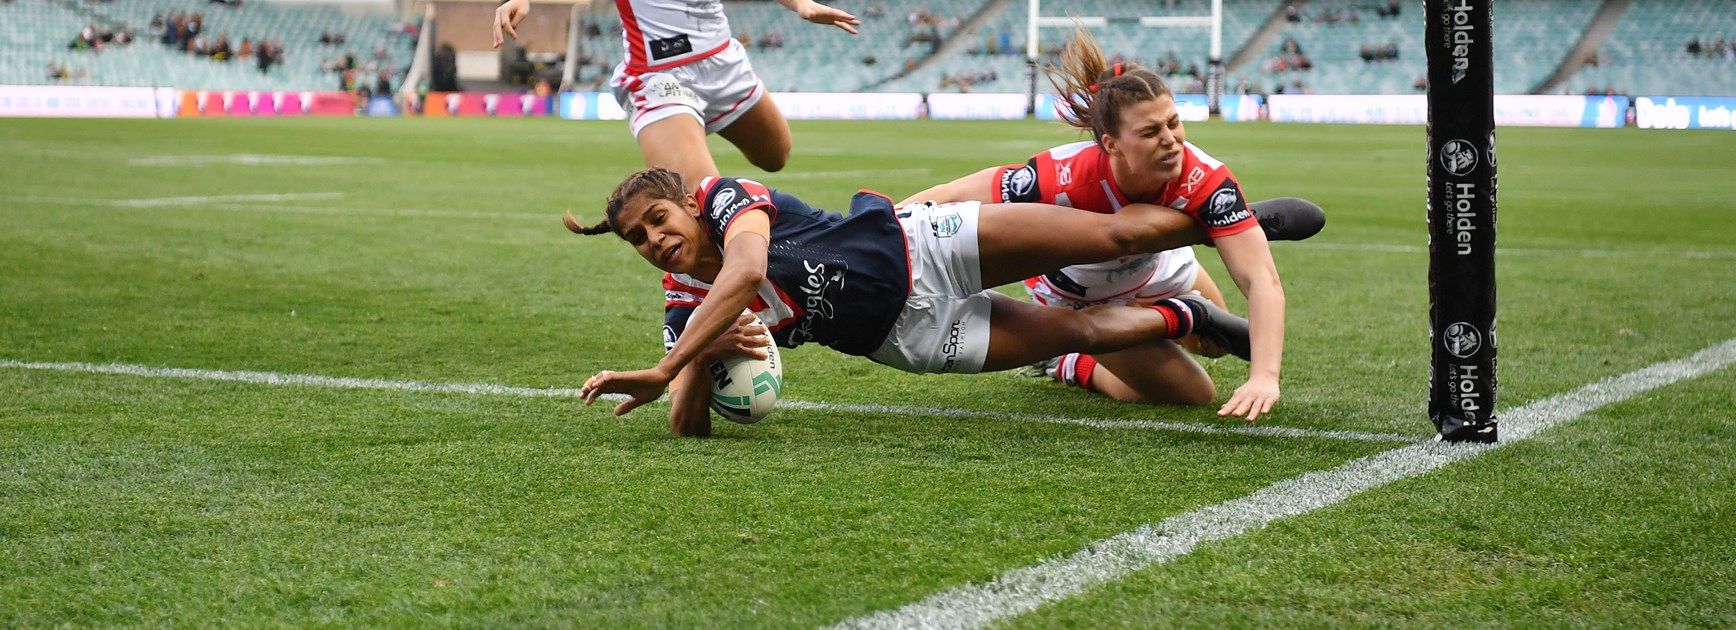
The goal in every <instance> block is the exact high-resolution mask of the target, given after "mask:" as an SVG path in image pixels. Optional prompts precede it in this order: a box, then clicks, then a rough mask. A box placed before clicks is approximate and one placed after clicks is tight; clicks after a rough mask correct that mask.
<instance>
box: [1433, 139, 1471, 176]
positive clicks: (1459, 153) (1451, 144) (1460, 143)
mask: <svg viewBox="0 0 1736 630" xmlns="http://www.w3.org/2000/svg"><path fill="white" fill-rule="evenodd" d="M1441 168H1444V169H1447V172H1448V173H1452V174H1454V175H1460V176H1463V175H1469V174H1470V173H1471V170H1472V169H1475V168H1477V148H1476V147H1474V146H1471V143H1470V142H1467V141H1464V140H1451V141H1448V142H1447V144H1446V146H1443V147H1441Z"/></svg>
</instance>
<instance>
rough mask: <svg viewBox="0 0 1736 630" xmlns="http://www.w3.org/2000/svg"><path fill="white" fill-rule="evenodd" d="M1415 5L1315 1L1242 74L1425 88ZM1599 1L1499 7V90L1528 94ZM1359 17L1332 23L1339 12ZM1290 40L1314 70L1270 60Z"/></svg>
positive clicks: (1258, 78)
mask: <svg viewBox="0 0 1736 630" xmlns="http://www.w3.org/2000/svg"><path fill="white" fill-rule="evenodd" d="M1414 4H1415V3H1409V2H1406V3H1401V5H1402V9H1403V10H1404V12H1403V13H1401V14H1400V15H1399V17H1398V18H1396V19H1389V18H1382V17H1380V16H1377V15H1375V14H1374V12H1373V10H1371V9H1370V8H1369V7H1368V6H1367V5H1365V4H1361V3H1357V2H1350V1H1346V0H1337V1H1332V2H1312V3H1309V4H1308V5H1307V6H1306V8H1305V9H1304V12H1303V14H1302V16H1301V20H1300V21H1298V22H1288V23H1286V25H1285V28H1284V30H1283V32H1281V33H1280V34H1279V36H1278V38H1277V41H1276V42H1274V44H1273V46H1272V48H1271V50H1270V51H1269V54H1266V55H1263V56H1262V57H1261V58H1260V59H1258V60H1257V61H1256V64H1257V65H1256V66H1254V67H1249V68H1246V69H1245V70H1243V71H1239V72H1238V73H1237V74H1245V75H1247V76H1249V77H1253V79H1252V80H1253V82H1254V83H1256V84H1259V85H1261V86H1262V87H1265V88H1266V90H1265V91H1268V92H1270V91H1273V87H1274V86H1275V85H1277V84H1279V83H1283V84H1286V85H1294V84H1295V82H1297V81H1301V82H1302V83H1303V84H1304V85H1305V86H1306V87H1307V89H1308V91H1310V92H1313V93H1317V94H1402V93H1407V92H1416V91H1420V89H1419V88H1418V86H1417V80H1418V79H1420V78H1422V77H1423V75H1424V74H1425V73H1426V72H1425V68H1426V63H1427V58H1426V57H1425V55H1424V52H1423V24H1422V22H1421V20H1422V17H1421V15H1420V12H1419V11H1418V10H1417V7H1416V6H1414ZM1597 5H1598V3H1596V2H1558V1H1549V0H1502V1H1501V2H1500V3H1498V4H1497V5H1496V6H1495V50H1496V55H1497V56H1498V62H1497V63H1496V71H1495V91H1496V92H1497V93H1501V94H1526V93H1528V92H1530V90H1531V89H1532V88H1533V87H1535V86H1536V84H1537V83H1539V82H1541V81H1542V80H1543V79H1544V78H1546V77H1548V76H1549V74H1550V73H1552V72H1554V71H1555V68H1556V66H1557V65H1558V64H1560V63H1561V60H1562V58H1563V57H1565V56H1566V55H1567V52H1568V51H1569V50H1570V49H1572V48H1573V45H1574V44H1575V43H1577V42H1578V41H1579V37H1580V34H1581V33H1583V32H1585V28H1586V26H1587V25H1589V24H1590V22H1591V19H1592V17H1593V16H1594V15H1595V14H1596V12H1597ZM1352 11H1355V15H1356V20H1355V21H1350V20H1348V19H1342V20H1341V21H1338V22H1326V21H1323V20H1321V19H1320V18H1321V16H1323V15H1325V14H1327V12H1336V13H1337V14H1338V15H1339V16H1341V17H1344V16H1348V15H1349V14H1350V13H1351V12H1352ZM1286 39H1294V40H1295V41H1296V43H1297V44H1299V45H1300V46H1301V49H1302V52H1303V53H1304V54H1306V55H1307V56H1308V58H1309V59H1310V60H1311V61H1312V62H1313V68H1312V69H1310V70H1296V69H1286V70H1275V69H1273V68H1272V64H1271V63H1270V60H1271V59H1272V58H1273V57H1274V56H1276V55H1277V54H1278V53H1279V52H1280V49H1279V46H1281V45H1282V43H1283V42H1284V41H1285V40H1286ZM1365 44H1366V45H1373V46H1380V45H1385V44H1397V47H1398V52H1399V54H1398V58H1397V59H1388V60H1380V61H1373V62H1365V61H1363V59H1362V56H1361V49H1362V46H1363V45H1365Z"/></svg>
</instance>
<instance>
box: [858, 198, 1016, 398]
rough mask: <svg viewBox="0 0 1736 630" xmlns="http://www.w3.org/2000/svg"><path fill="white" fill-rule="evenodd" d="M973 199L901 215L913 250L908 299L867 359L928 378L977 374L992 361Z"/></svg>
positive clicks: (905, 210) (915, 206)
mask: <svg viewBox="0 0 1736 630" xmlns="http://www.w3.org/2000/svg"><path fill="white" fill-rule="evenodd" d="M980 205H981V204H978V203H977V202H975V201H966V202H961V203H950V204H941V205H935V204H932V203H920V204H911V205H908V206H905V207H904V208H903V209H902V210H900V211H899V212H898V217H899V223H900V224H901V225H902V226H903V227H904V241H905V244H906V247H907V248H908V250H909V252H910V284H911V290H910V297H909V298H908V299H906V300H905V302H904V312H903V313H901V314H899V315H898V323H897V324H894V325H893V327H892V334H890V335H887V337H886V343H884V344H881V345H880V348H879V349H878V350H875V351H874V353H873V354H870V355H868V358H870V359H873V360H874V361H876V362H879V363H882V364H885V365H889V366H891V367H895V368H898V369H900V370H904V371H906V372H914V373H918V374H925V373H961V374H974V373H977V372H981V371H983V362H984V361H986V360H987V359H988V356H989V304H990V300H989V294H988V292H987V291H984V290H983V276H982V258H981V256H980V255H979V253H978V251H977V210H978V207H979V206H980Z"/></svg>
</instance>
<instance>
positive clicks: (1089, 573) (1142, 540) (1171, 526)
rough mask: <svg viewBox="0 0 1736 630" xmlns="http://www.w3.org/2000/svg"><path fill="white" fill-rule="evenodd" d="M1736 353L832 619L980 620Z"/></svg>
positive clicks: (1563, 399)
mask: <svg viewBox="0 0 1736 630" xmlns="http://www.w3.org/2000/svg"><path fill="white" fill-rule="evenodd" d="M1731 363H1736V339H1731V340H1728V341H1725V342H1723V343H1721V344H1718V345H1714V346H1712V347H1710V348H1707V349H1705V350H1702V351H1700V352H1698V353H1696V354H1694V355H1693V356H1690V357H1687V358H1685V359H1678V360H1675V361H1667V362H1664V363H1659V364H1656V365H1653V366H1651V367H1647V368H1643V369H1640V370H1636V371H1633V372H1629V373H1627V374H1623V375H1621V376H1615V377H1611V378H1607V379H1604V380H1602V381H1598V382H1596V383H1592V384H1590V385H1586V386H1585V387H1581V388H1579V389H1576V390H1573V391H1571V392H1567V393H1565V394H1561V395H1558V396H1555V397H1552V398H1548V399H1545V400H1541V401H1538V402H1534V403H1530V404H1527V405H1525V406H1522V407H1519V408H1517V409H1511V410H1508V411H1506V412H1505V413H1503V414H1502V415H1501V442H1500V443H1499V444H1492V445H1472V444H1457V445H1454V444H1440V443H1434V442H1424V443H1419V444H1415V445H1411V446H1405V447H1400V448H1397V449H1393V450H1390V451H1387V452H1385V453H1381V454H1378V455H1372V456H1369V457H1364V458H1362V459H1358V460H1354V461H1351V462H1350V463H1347V464H1344V465H1343V466H1339V467H1338V468H1334V469H1331V470H1322V471H1317V472H1311V473H1307V474H1304V475H1301V476H1299V477H1292V478H1290V479H1286V480H1284V481H1280V482H1278V483H1275V484H1273V485H1271V486H1268V487H1266V488H1264V489H1261V490H1259V491H1257V492H1255V493H1253V494H1250V495H1248V496H1245V497H1242V498H1240V499H1233V500H1230V501H1226V502H1224V503H1219V504H1217V505H1212V506H1208V507H1205V508H1201V509H1198V510H1194V511H1192V512H1187V513H1183V514H1178V515H1176V516H1173V517H1170V518H1168V519H1165V520H1164V521H1163V522H1160V523H1155V524H1147V525H1143V526H1140V527H1139V528H1138V529H1135V530H1133V531H1130V532H1127V533H1124V534H1120V535H1117V536H1114V537H1111V538H1107V539H1104V540H1100V541H1097V542H1094V543H1090V544H1088V545H1086V546H1085V548H1084V549H1082V550H1080V551H1077V552H1075V553H1073V555H1070V556H1067V557H1063V558H1055V559H1053V560H1049V561H1046V562H1043V563H1040V564H1036V565H1033V566H1029V567H1024V568H1020V569H1014V570H1012V571H1009V572H1007V573H1003V574H1001V576H1000V577H997V578H995V579H993V580H991V581H989V582H986V583H982V584H971V585H967V586H961V587H958V588H954V589H951V590H947V591H943V592H941V593H938V594H935V595H933V596H931V597H929V598H927V599H924V600H922V601H920V602H916V603H914V604H910V605H908V606H905V607H903V608H898V609H894V610H887V611H882V612H878V613H874V614H870V615H866V616H863V617H857V618H854V619H849V620H845V621H844V622H842V623H840V624H838V625H837V626H834V627H835V628H859V629H867V628H875V629H878V628H981V627H984V626H987V625H989V624H991V623H994V622H995V621H997V620H1001V619H1005V618H1008V617H1013V616H1016V615H1021V614H1024V613H1026V612H1030V611H1032V610H1034V609H1036V608H1037V607H1038V606H1041V605H1043V604H1045V603H1048V602H1052V601H1056V600H1059V599H1064V598H1067V597H1071V596H1073V595H1077V594H1079V593H1080V592H1082V591H1085V590H1087V589H1090V588H1093V587H1096V586H1099V585H1101V584H1104V583H1107V582H1111V581H1114V580H1117V579H1120V578H1122V577H1123V576H1126V575H1127V574H1129V573H1132V572H1134V571H1138V570H1141V569H1144V568H1147V567H1150V566H1152V565H1155V564H1161V563H1164V562H1168V561H1170V560H1174V559H1175V558H1178V557H1180V556H1183V555H1186V554H1187V553H1189V552H1191V551H1193V550H1194V548H1195V547H1198V546H1199V545H1200V544H1201V543H1205V542H1210V541H1214V540H1220V539H1224V538H1229V537H1232V536H1237V535H1240V534H1243V533H1247V532H1248V531H1250V530H1254V529H1258V528H1261V527H1264V526H1266V524H1268V523H1271V522H1272V521H1275V520H1278V519H1281V518H1285V517H1288V516H1296V515H1299V514H1306V513H1308V512H1312V511H1314V510H1318V509H1320V508H1323V507H1327V506H1330V505H1333V504H1335V503H1338V502H1340V501H1343V500H1345V499H1348V498H1350V497H1351V496H1354V495H1356V494H1358V493H1360V492H1363V491H1365V490H1369V489H1371V488H1376V487H1379V486H1381V485H1385V484H1387V483H1391V482H1393V481H1398V480H1400V479H1404V478H1407V477H1415V476H1417V475H1421V474H1424V473H1427V472H1430V471H1433V470H1435V469H1438V468H1440V467H1442V466H1446V465H1447V464H1450V463H1453V462H1456V461H1461V460H1466V459H1470V458H1473V457H1477V456H1479V455H1482V454H1484V453H1487V452H1489V451H1491V450H1494V449H1497V448H1500V447H1502V446H1505V445H1507V444H1512V443H1514V442H1518V441H1520V440H1524V439H1527V438H1530V437H1532V436H1534V435H1536V434H1537V433H1540V432H1542V431H1545V430H1547V429H1549V428H1550V427H1554V426H1556V425H1558V424H1562V423H1565V422H1570V421H1572V420H1574V419H1576V418H1578V417H1580V416H1581V415H1584V414H1586V413H1588V412H1590V411H1592V410H1595V409H1597V408H1599V407H1602V406H1604V405H1608V404H1611V403H1616V402H1621V401H1623V400H1627V399H1628V398H1632V397H1634V396H1637V395H1640V394H1643V393H1645V392H1648V391H1651V390H1653V389H1657V388H1659V387H1663V386H1665V385H1669V384H1671V383H1675V382H1678V381H1683V380H1687V379H1691V378H1694V377H1697V376H1700V375H1702V374H1706V373H1708V372H1711V371H1713V370H1717V369H1720V368H1723V367H1725V366H1728V365H1730V364H1731Z"/></svg>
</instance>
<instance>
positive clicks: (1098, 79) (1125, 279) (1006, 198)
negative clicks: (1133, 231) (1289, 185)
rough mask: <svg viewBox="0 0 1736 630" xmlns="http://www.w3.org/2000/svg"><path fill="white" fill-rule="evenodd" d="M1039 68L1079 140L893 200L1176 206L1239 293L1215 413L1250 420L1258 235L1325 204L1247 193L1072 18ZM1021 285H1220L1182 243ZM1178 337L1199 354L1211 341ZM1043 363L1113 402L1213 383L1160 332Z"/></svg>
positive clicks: (1256, 378) (1273, 313)
mask: <svg viewBox="0 0 1736 630" xmlns="http://www.w3.org/2000/svg"><path fill="white" fill-rule="evenodd" d="M1048 70H1049V71H1050V73H1051V74H1050V81H1051V82H1052V83H1053V84H1054V85H1055V87H1056V90H1057V91H1058V92H1059V93H1060V94H1061V100H1062V102H1063V103H1064V105H1063V107H1062V111H1061V116H1062V118H1063V119H1065V120H1066V121H1067V122H1068V123H1069V124H1071V125H1072V126H1075V127H1078V128H1080V129H1083V130H1086V131H1090V132H1091V133H1092V136H1093V140H1090V141H1085V142H1077V143H1073V144H1067V145H1063V146H1059V147H1056V148H1054V149H1050V150H1048V151H1045V152H1043V153H1040V154H1037V155H1036V156H1034V157H1032V158H1031V159H1030V160H1029V161H1028V162H1026V163H1025V164H1022V165H1017V164H1015V165H1011V166H1001V167H994V168H989V169H985V170H982V171H979V172H977V173H975V174H972V175H968V176H965V177H962V178H960V179H957V180H954V181H952V182H950V183H947V184H942V185H940V186H936V187H934V188H930V189H928V190H925V191H922V192H920V193H917V194H915V195H912V196H911V197H910V198H908V199H906V200H905V203H910V202H914V201H936V202H948V201H963V200H980V201H985V202H993V203H1011V202H1039V203H1052V204H1057V205H1062V206H1068V207H1072V208H1078V209H1081V210H1088V211H1091V212H1097V213H1106V214H1114V213H1117V212H1123V211H1124V209H1125V208H1126V207H1128V206H1129V204H1135V203H1142V204H1154V205H1158V206H1164V207H1169V208H1175V209H1178V210H1181V211H1182V212H1185V213H1186V214H1187V215H1188V216H1190V217H1191V218H1192V219H1194V220H1196V221H1197V222H1198V223H1199V224H1200V226H1201V227H1202V228H1204V230H1205V233H1206V235H1207V236H1208V237H1209V240H1208V242H1211V243H1213V244H1214V245H1215V246H1216V247H1217V249H1218V254H1219V256H1221V257H1222V258H1223V261H1224V265H1225V267H1226V268H1227V269H1228V270H1229V272H1230V276H1231V277H1232V278H1234V280H1235V282H1236V285H1237V286H1238V287H1240V288H1241V290H1242V293H1243V294H1244V295H1246V296H1247V297H1248V311H1249V313H1248V315H1249V319H1250V320H1251V322H1250V326H1251V331H1252V338H1251V342H1252V343H1251V347H1250V346H1243V347H1239V348H1234V347H1224V348H1221V349H1216V354H1218V355H1221V354H1222V353H1223V352H1224V351H1229V352H1231V353H1233V354H1236V355H1237V356H1240V357H1242V358H1244V359H1250V361H1251V373H1250V376H1249V379H1248V382H1247V383H1246V384H1244V385H1242V386H1241V387H1239V388H1237V389H1236V392H1235V393H1234V394H1233V395H1232V396H1231V397H1230V399H1229V400H1228V401H1227V402H1225V403H1224V405H1223V406H1222V407H1221V408H1220V409H1219V411H1218V414H1219V415H1232V414H1233V415H1237V416H1245V417H1246V418H1247V419H1248V420H1250V421H1252V420H1254V419H1255V418H1257V417H1259V415H1260V414H1264V413H1267V412H1268V411H1270V409H1271V407H1272V404H1273V403H1275V402H1277V400H1278V396H1279V389H1278V370H1279V363H1280V359H1281V357H1282V355H1283V349H1284V289H1283V286H1282V285H1281V284H1280V282H1279V280H1278V270H1277V268H1276V266H1275V265H1273V263H1272V255H1271V252H1270V251H1269V250H1268V249H1267V245H1266V243H1267V240H1268V238H1274V239H1288V240H1295V239H1302V238H1307V237H1309V236H1312V235H1313V234H1314V233H1315V232H1318V231H1319V230H1320V227H1321V226H1322V225H1324V222H1325V215H1324V214H1323V213H1322V212H1321V210H1320V208H1319V206H1316V205H1314V204H1313V203H1310V202H1307V201H1304V200H1301V199H1273V200H1268V201H1263V202H1257V203H1255V204H1251V205H1250V204H1248V203H1247V202H1246V201H1245V200H1244V198H1243V196H1242V190H1241V186H1240V185H1239V184H1238V183H1237V182H1236V179H1235V177H1234V176H1233V175H1231V173H1230V170H1229V167H1227V166H1224V164H1223V163H1222V162H1219V161H1218V160H1216V159H1214V158H1212V156H1210V155H1207V154H1206V152H1205V151H1202V150H1200V149H1199V147H1196V146H1194V145H1193V144H1191V143H1188V142H1187V140H1186V129H1185V128H1184V127H1183V126H1182V123H1181V118H1180V116H1179V115H1178V114H1177V112H1176V108H1175V97H1174V95H1173V93H1171V92H1170V89H1169V87H1168V86H1167V85H1165V84H1164V82H1163V79H1162V78H1160V77H1158V76H1157V75H1156V74H1155V73H1153V72H1151V71H1149V70H1146V69H1144V68H1141V67H1139V66H1136V65H1130V66H1123V65H1122V64H1114V65H1113V66H1111V65H1109V64H1108V63H1107V62H1106V61H1105V60H1104V59H1103V53H1102V50H1101V49H1099V48H1098V46H1097V42H1096V40H1095V39H1093V38H1092V37H1091V35H1090V34H1088V33H1086V32H1085V31H1084V30H1083V29H1081V30H1079V31H1078V32H1077V34H1076V35H1075V37H1074V39H1073V41H1070V42H1068V44H1067V46H1066V48H1065V49H1064V50H1063V51H1062V55H1061V67H1060V68H1053V67H1051V68H1049V69H1048ZM1255 215H1259V217H1258V219H1256V216H1255ZM1255 228H1264V229H1263V230H1262V229H1255ZM1058 234H1064V233H1058ZM1025 287H1026V289H1027V290H1028V291H1029V292H1030V295H1031V297H1032V299H1033V300H1034V301H1035V302H1037V303H1038V304H1043V305H1048V306H1057V307H1066V308H1072V309H1078V308H1084V307H1087V306H1090V305H1095V304H1109V303H1128V302H1132V303H1141V302H1147V301H1150V300H1153V299H1159V298H1167V297H1173V296H1176V295H1179V294H1183V293H1185V292H1188V291H1198V292H1199V293H1200V294H1202V295H1204V296H1205V297H1207V298H1208V299H1210V300H1212V301H1213V302H1214V303H1215V304H1217V305H1219V306H1222V305H1223V294H1222V292H1220V291H1219V290H1218V287H1217V285H1216V283H1214V282H1213V281H1212V278H1211V276H1210V275H1208V274H1207V273H1206V272H1205V270H1204V269H1203V268H1201V267H1200V266H1199V264H1198V262H1197V261H1196V260H1195V258H1194V253H1193V250H1192V249H1189V248H1186V247H1183V248H1180V249H1175V250H1171V251H1165V252H1157V253H1146V254H1138V255H1133V256H1123V257H1119V258H1115V259H1111V260H1105V261H1101V262H1096V263H1092V264H1084V265H1073V266H1070V267H1066V268H1064V269H1060V270H1059V271H1051V272H1050V273H1046V274H1044V275H1035V276H1033V277H1030V278H1027V279H1025ZM1183 343H1185V342H1183ZM1191 349H1194V350H1195V351H1196V352H1201V353H1202V354H1212V352H1213V350H1214V349H1212V348H1201V347H1199V346H1195V347H1194V348H1191ZM1045 367H1046V369H1047V370H1048V371H1049V372H1050V374H1051V376H1054V377H1055V378H1056V379H1057V380H1060V381H1062V382H1064V383H1067V384H1070V385H1075V386H1079V387H1084V388H1086V389H1091V390H1094V391H1098V392H1102V393H1105V394H1108V395H1110V396H1113V397H1115V398H1118V399H1121V400H1128V401H1134V402H1157V403H1167V404H1189V405H1203V404H1208V403H1210V402H1211V401H1212V398H1213V396H1214V395H1215V391H1214V387H1213V385H1212V381H1211V377H1210V376H1209V375H1207V374H1206V372H1205V370H1204V369H1203V368H1202V367H1201V366H1200V365H1199V364H1198V363H1197V362H1195V361H1193V360H1192V359H1190V358H1189V357H1188V356H1187V353H1186V352H1185V351H1183V350H1182V348H1181V347H1180V346H1178V345H1177V344H1173V343H1161V344H1148V345H1144V346H1139V347H1135V348H1129V349H1126V350H1122V351H1118V352H1114V353H1106V354H1092V355H1087V354H1079V353H1071V354H1066V355H1062V356H1059V357H1055V358H1052V359H1051V360H1050V361H1048V362H1047V363H1046V364H1045Z"/></svg>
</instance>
